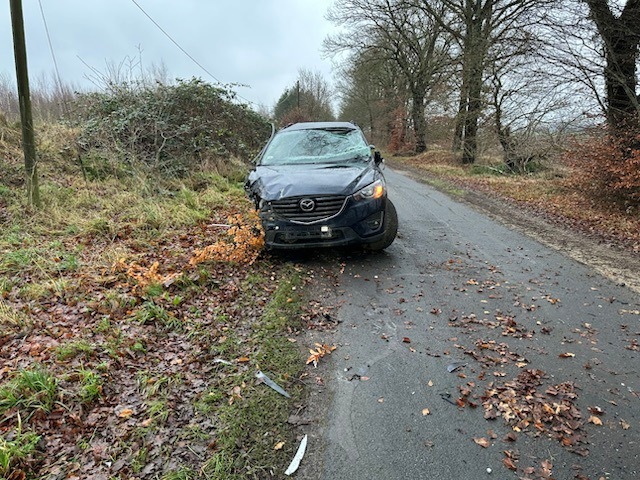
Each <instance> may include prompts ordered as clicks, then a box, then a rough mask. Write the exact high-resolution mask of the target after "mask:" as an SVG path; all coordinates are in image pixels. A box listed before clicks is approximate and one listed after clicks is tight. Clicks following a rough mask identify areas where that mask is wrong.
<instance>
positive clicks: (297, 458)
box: [284, 435, 307, 475]
mask: <svg viewBox="0 0 640 480" xmlns="http://www.w3.org/2000/svg"><path fill="white" fill-rule="evenodd" d="M306 449H307V436H306V435H305V436H304V437H303V438H302V441H301V442H300V446H299V447H298V451H297V452H296V454H295V455H294V457H293V460H291V463H290V464H289V468H287V470H286V471H285V472H284V474H285V475H291V474H293V473H295V471H296V470H298V467H299V466H300V462H301V461H302V457H304V452H305V450H306Z"/></svg>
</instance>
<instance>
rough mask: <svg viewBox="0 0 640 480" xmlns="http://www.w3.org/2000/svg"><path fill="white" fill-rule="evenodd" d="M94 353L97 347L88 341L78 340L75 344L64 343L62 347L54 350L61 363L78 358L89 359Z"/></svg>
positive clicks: (59, 346)
mask: <svg viewBox="0 0 640 480" xmlns="http://www.w3.org/2000/svg"><path fill="white" fill-rule="evenodd" d="M94 351H95V347H94V346H93V345H92V344H90V343H89V342H87V341H86V340H76V341H74V342H68V343H64V344H62V345H58V346H57V347H56V348H55V349H54V353H55V355H56V358H57V359H58V360H60V361H61V362H64V361H67V360H70V359H72V358H75V357H78V356H84V357H86V358H89V357H91V355H93V353H94Z"/></svg>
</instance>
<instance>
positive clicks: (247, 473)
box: [201, 269, 304, 480]
mask: <svg viewBox="0 0 640 480" xmlns="http://www.w3.org/2000/svg"><path fill="white" fill-rule="evenodd" d="M285 277H287V279H286V280H283V281H282V282H281V283H280V285H279V287H278V289H277V290H276V292H275V293H274V294H273V296H272V298H271V301H270V302H269V305H268V306H267V308H266V310H265V313H264V315H263V317H262V318H261V319H260V320H259V321H257V322H256V324H255V325H254V328H253V332H252V335H251V338H250V339H249V340H248V342H249V343H250V344H251V345H252V346H253V350H254V354H253V355H252V362H255V366H256V368H259V369H261V370H262V371H264V372H265V373H267V375H269V377H270V378H271V379H272V380H274V381H275V382H276V383H278V384H280V385H281V386H282V387H283V388H285V390H286V391H287V392H288V393H289V394H290V395H291V396H292V398H291V399H287V398H285V397H283V396H282V395H280V394H278V393H277V392H275V391H273V390H271V389H270V388H268V387H267V386H266V385H256V386H253V385H254V383H255V379H254V374H255V370H253V369H250V370H249V371H246V372H242V373H239V374H238V375H237V376H236V377H235V378H234V379H233V381H232V382H230V383H229V384H228V386H229V385H232V384H235V385H240V384H242V383H244V384H245V385H246V388H245V389H243V391H242V397H243V398H242V400H240V399H236V400H235V401H233V402H232V403H231V404H230V403H229V401H228V400H227V399H228V397H227V395H226V391H225V389H224V387H223V388H219V389H215V390H210V391H208V392H206V393H205V394H204V395H203V397H202V399H201V400H202V401H204V402H205V403H207V404H208V405H209V406H210V407H211V408H210V409H209V412H210V413H211V414H213V415H215V416H216V417H217V419H218V421H219V423H220V425H221V430H220V432H219V434H218V436H217V445H218V446H219V447H220V449H219V451H218V452H216V454H215V455H214V456H213V457H212V458H210V459H209V460H208V461H207V463H206V465H205V466H204V467H203V472H204V473H205V474H206V475H207V478H225V479H229V480H235V479H238V480H239V479H244V478H263V477H265V476H267V475H269V474H268V471H269V470H271V469H272V468H274V466H277V465H278V464H283V458H284V456H283V455H282V453H284V452H282V451H280V452H278V453H280V455H279V454H278V453H276V451H274V449H273V446H274V445H275V444H276V443H277V442H278V441H286V442H287V445H293V444H294V440H293V432H292V431H291V429H290V428H288V427H287V422H286V421H287V418H288V416H289V410H290V408H291V404H292V402H294V401H295V399H296V398H299V397H300V395H301V394H302V387H301V386H299V385H297V384H295V383H293V382H291V380H292V379H293V378H296V377H297V376H298V375H299V373H300V371H301V370H302V368H303V366H304V363H303V360H302V359H301V357H300V352H299V350H298V348H297V347H296V346H295V345H294V344H292V343H291V342H289V341H288V340H287V335H286V332H287V328H288V327H294V328H295V327H297V326H299V325H298V324H297V322H299V320H297V319H298V318H300V305H301V303H300V300H301V299H300V296H299V293H298V288H297V287H298V286H299V285H300V283H301V280H300V277H299V275H298V274H297V273H296V272H295V271H293V269H291V270H290V271H288V272H285ZM252 281H255V280H252ZM216 402H217V405H216ZM214 407H215V408H214ZM243 452H244V453H243ZM288 460H289V459H287V461H288Z"/></svg>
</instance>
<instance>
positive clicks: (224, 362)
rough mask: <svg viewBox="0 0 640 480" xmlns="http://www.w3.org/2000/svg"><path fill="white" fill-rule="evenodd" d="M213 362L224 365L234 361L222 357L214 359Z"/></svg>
mask: <svg viewBox="0 0 640 480" xmlns="http://www.w3.org/2000/svg"><path fill="white" fill-rule="evenodd" d="M213 363H222V364H223V365H233V363H231V362H229V361H228V360H224V359H222V358H216V359H214V360H213Z"/></svg>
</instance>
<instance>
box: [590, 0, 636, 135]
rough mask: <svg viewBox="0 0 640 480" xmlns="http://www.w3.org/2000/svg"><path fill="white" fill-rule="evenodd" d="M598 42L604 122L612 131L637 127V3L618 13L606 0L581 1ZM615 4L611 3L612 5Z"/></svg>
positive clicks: (625, 7)
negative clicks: (602, 72)
mask: <svg viewBox="0 0 640 480" xmlns="http://www.w3.org/2000/svg"><path fill="white" fill-rule="evenodd" d="M585 1H586V3H587V5H588V6H589V12H590V18H591V19H592V20H593V22H594V23H595V25H596V27H597V29H598V33H599V34H600V37H601V39H602V46H603V50H604V58H605V62H606V65H605V69H604V80H605V87H606V92H607V96H606V99H607V108H606V113H607V122H608V124H609V126H610V127H611V128H612V129H613V130H614V131H616V132H619V131H622V130H626V129H631V130H634V131H635V130H637V129H638V128H639V127H640V108H639V104H638V94H637V92H636V89H637V83H638V78H637V76H636V66H637V62H638V58H639V50H638V48H639V47H640V0H627V2H626V3H625V5H624V7H622V9H619V10H618V11H615V10H612V8H611V7H610V5H609V4H610V3H611V2H608V1H607V0H585ZM613 3H615V2H613Z"/></svg>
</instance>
